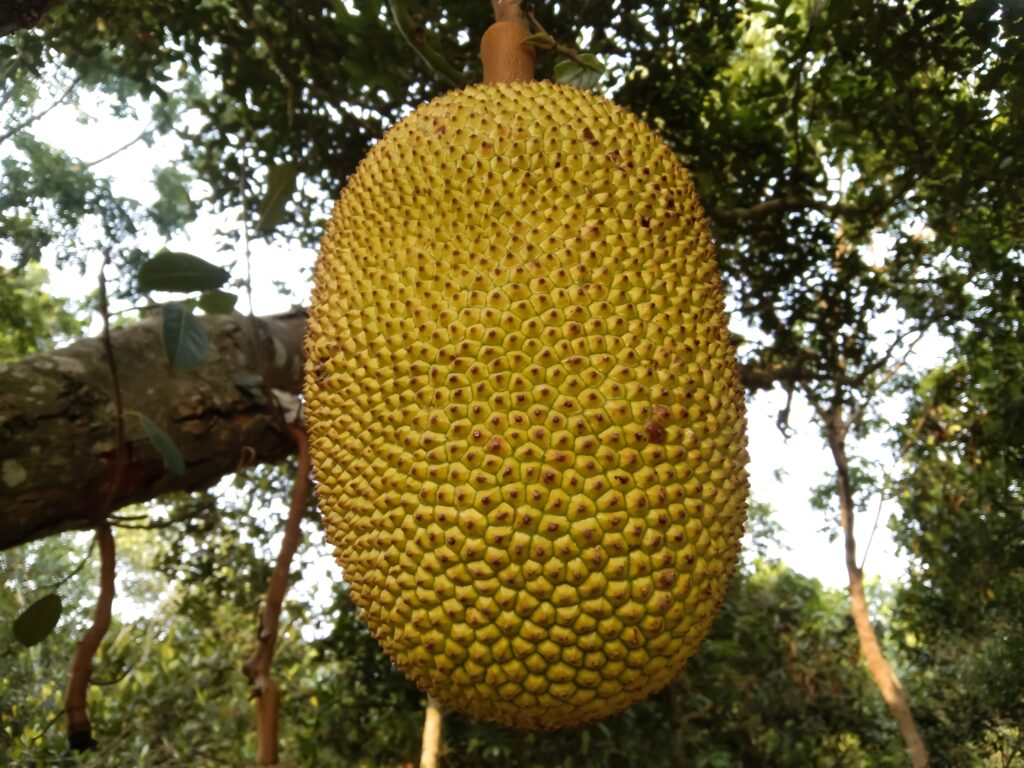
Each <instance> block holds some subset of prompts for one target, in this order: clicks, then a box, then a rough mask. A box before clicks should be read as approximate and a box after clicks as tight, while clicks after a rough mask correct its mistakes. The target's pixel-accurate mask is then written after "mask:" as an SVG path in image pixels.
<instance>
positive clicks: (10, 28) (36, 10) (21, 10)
mask: <svg viewBox="0 0 1024 768" xmlns="http://www.w3.org/2000/svg"><path fill="white" fill-rule="evenodd" d="M65 2H67V0H3V2H2V3H0V37H3V36H4V35H9V34H10V33H11V32H16V31H17V30H19V29H31V28H32V27H34V26H35V25H36V24H38V23H39V21H40V19H42V18H43V16H45V15H46V14H47V13H49V12H50V11H52V10H53V9H54V8H56V7H58V6H60V5H64V4H65Z"/></svg>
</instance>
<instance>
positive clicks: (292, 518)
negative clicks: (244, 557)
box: [242, 424, 309, 765]
mask: <svg viewBox="0 0 1024 768" xmlns="http://www.w3.org/2000/svg"><path fill="white" fill-rule="evenodd" d="M287 429H288V433H289V434H290V435H291V437H292V439H293V440H295V444H296V446H297V447H298V451H299V463H298V467H297V468H296V470H295V485H294V486H293V488H292V500H291V506H290V508H289V510H288V519H287V520H286V521H285V527H284V538H283V539H282V541H281V549H280V551H279V552H278V554H277V562H276V563H275V564H274V570H273V572H272V573H271V576H270V583H269V584H268V585H267V599H266V604H265V605H264V608H263V613H262V615H261V616H260V627H259V631H258V632H257V635H256V638H257V643H256V650H255V651H253V654H252V656H250V657H249V659H248V661H246V662H245V664H243V665H242V671H243V672H245V674H246V676H247V677H248V678H249V683H250V684H251V685H252V689H253V694H254V695H255V696H256V698H257V702H256V734H257V747H256V764H257V765H274V764H275V763H276V762H277V715H278V709H279V707H280V702H281V692H280V688H279V687H278V685H277V683H276V682H274V681H273V680H272V679H271V677H270V664H271V662H272V661H273V659H274V646H275V644H276V642H277V630H278V624H279V622H280V618H281V605H282V603H283V602H284V597H285V594H286V593H287V592H288V570H289V568H290V567H291V562H292V557H293V556H294V555H295V550H296V549H298V546H299V540H300V538H301V535H302V534H301V529H300V524H301V522H302V515H303V513H304V512H305V510H306V502H307V499H308V494H309V480H308V478H309V444H308V442H307V440H306V435H305V433H304V432H303V431H302V429H301V428H300V427H298V426H296V425H294V424H289V425H288V427H287Z"/></svg>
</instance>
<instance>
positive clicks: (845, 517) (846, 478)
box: [825, 408, 931, 768]
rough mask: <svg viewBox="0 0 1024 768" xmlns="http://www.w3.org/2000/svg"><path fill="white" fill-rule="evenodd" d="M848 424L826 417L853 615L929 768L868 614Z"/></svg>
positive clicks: (878, 675) (922, 765)
mask: <svg viewBox="0 0 1024 768" xmlns="http://www.w3.org/2000/svg"><path fill="white" fill-rule="evenodd" d="M846 433H847V425H846V422H845V421H844V419H843V414H842V412H841V411H840V409H838V408H833V409H831V410H830V411H829V412H828V413H827V414H826V418H825V434H826V437H827V439H828V445H829V449H830V450H831V452H832V457H833V459H834V460H835V464H836V471H837V474H838V483H837V489H836V490H837V492H838V495H839V516H840V526H841V527H842V529H843V541H844V544H845V548H846V571H847V574H848V576H849V581H850V613H851V614H852V615H853V623H854V625H855V626H856V628H857V639H858V642H859V644H860V653H861V656H862V657H863V659H864V663H865V664H867V667H868V671H869V672H870V673H871V677H872V678H873V679H874V681H875V685H877V686H878V689H879V690H880V691H881V692H882V697H883V698H884V699H885V703H886V704H887V705H888V706H889V711H890V712H891V713H892V716H893V719H894V720H895V721H896V725H897V727H898V728H899V730H900V735H901V736H902V737H903V743H904V746H905V747H906V750H907V755H908V756H909V758H910V763H911V765H912V766H914V768H928V766H930V765H931V762H930V761H929V758H928V750H927V749H926V747H925V744H924V740H923V739H922V738H921V734H920V732H919V731H918V729H917V722H916V720H915V719H914V713H913V711H912V710H911V708H910V699H909V698H908V697H907V694H906V691H905V690H904V689H903V685H902V684H901V683H900V680H899V678H898V677H897V676H896V673H895V672H894V671H893V669H892V667H891V666H889V662H888V661H887V660H886V658H885V656H884V654H883V653H882V648H881V646H880V645H879V643H878V636H877V635H876V634H875V628H874V626H872V624H871V617H870V616H869V614H868V601H867V596H866V595H865V593H864V572H863V571H861V569H860V567H859V566H858V565H857V542H856V539H855V538H854V536H853V515H854V506H853V484H852V481H851V479H850V465H849V461H848V459H847V456H846Z"/></svg>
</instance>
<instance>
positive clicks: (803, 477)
mask: <svg viewBox="0 0 1024 768" xmlns="http://www.w3.org/2000/svg"><path fill="white" fill-rule="evenodd" d="M139 113H140V119H137V120H133V119H115V118H112V117H109V112H108V111H107V108H106V107H105V106H104V104H103V102H102V100H101V97H93V96H90V95H86V96H85V97H84V99H83V104H82V106H66V107H60V108H57V109H54V110H53V111H51V112H50V113H49V114H47V115H46V116H45V117H44V118H43V119H42V120H40V121H39V122H38V123H37V124H36V125H35V126H33V131H34V133H35V134H36V135H37V137H38V138H40V139H41V140H43V141H46V142H49V143H52V144H54V145H56V146H60V147H62V148H63V149H64V150H65V151H67V152H68V153H69V154H70V155H72V156H73V157H78V158H80V159H81V160H83V161H85V162H91V161H94V160H96V159H99V158H104V157H106V156H107V155H108V154H110V153H112V152H114V150H117V149H118V148H120V147H122V146H124V145H126V144H128V143H129V142H131V141H132V139H134V138H135V137H137V136H138V135H139V133H140V132H141V131H142V129H143V128H144V127H145V125H146V122H147V120H146V110H145V108H144V107H142V108H140V110H139ZM4 151H5V150H4V148H2V147H0V154H2V153H3V152H4ZM179 152H180V144H179V143H178V141H177V139H175V138H172V137H163V138H159V139H158V140H157V142H156V143H155V144H154V146H152V147H149V146H147V145H146V144H145V143H144V142H141V141H140V142H136V143H134V144H132V145H131V146H130V147H128V148H127V149H125V150H124V151H122V152H119V153H117V154H114V155H113V156H111V157H110V158H109V159H106V160H104V161H103V162H102V163H100V164H97V165H95V166H94V167H92V169H91V170H92V171H93V172H94V173H96V174H98V175H105V176H109V177H111V178H112V179H113V181H114V191H115V193H116V194H120V195H124V196H126V197H131V198H134V199H136V200H139V201H140V202H141V203H143V204H149V203H152V202H154V201H155V200H156V196H157V195H156V191H155V189H154V188H153V185H152V183H151V179H152V171H151V169H155V168H157V167H160V166H162V165H168V164H171V163H173V162H174V161H175V159H176V158H177V157H178V156H179ZM197 190H199V191H200V192H201V185H197ZM323 213H324V216H325V217H326V216H327V215H328V213H329V211H327V210H325V211H324V212H323ZM238 226H241V225H240V224H239V223H238V222H237V221H234V220H233V219H232V216H230V215H219V216H212V215H202V216H200V218H199V220H197V222H195V223H194V224H193V225H191V226H189V228H188V229H187V231H186V233H185V234H183V235H181V236H177V237H175V238H173V239H172V240H171V241H169V242H168V241H164V240H162V239H159V238H156V237H154V238H153V239H152V249H153V252H154V253H155V252H156V251H157V250H159V249H161V248H164V247H167V248H170V249H171V250H180V251H185V252H188V253H192V254H195V255H197V256H200V257H202V258H204V259H207V260H209V261H211V262H214V263H218V264H222V265H224V266H229V267H231V268H232V270H233V276H234V277H244V271H245V266H244V262H245V260H244V258H242V257H241V256H240V254H238V253H237V252H232V251H228V252H221V251H219V250H218V249H217V245H218V243H217V238H216V236H215V234H214V233H215V231H216V230H217V229H218V227H219V228H222V229H223V228H227V227H238ZM879 247H880V248H883V249H884V243H882V244H880V245H879ZM250 256H251V258H250V262H251V269H252V277H253V280H252V282H253V309H254V312H255V313H256V314H270V313H274V312H281V311H285V310H287V309H289V308H290V307H291V306H292V305H293V304H294V303H305V302H306V301H307V299H308V291H309V287H310V286H309V282H308V275H309V271H308V270H309V268H310V267H311V266H312V264H313V263H314V261H315V257H316V254H315V252H314V251H313V250H306V249H300V248H297V247H296V246H294V245H293V244H278V245H276V246H270V245H267V244H266V243H265V242H263V241H253V243H252V246H251V254H250ZM881 257H883V258H884V253H883V254H881ZM3 262H4V257H3V255H2V254H0V264H3ZM7 266H10V265H9V264H8V265H7ZM98 270H99V261H98V257H97V258H96V259H94V261H93V262H92V263H91V264H90V265H89V268H88V270H87V273H86V274H85V275H84V276H82V275H80V274H79V273H78V271H77V270H66V271H65V272H63V273H59V272H57V271H55V270H52V269H51V273H50V277H51V281H50V291H51V292H52V293H54V294H55V295H58V296H65V297H76V296H82V295H84V294H85V293H86V292H87V291H90V290H92V289H93V287H94V286H95V284H96V279H97V275H98ZM275 281H279V282H282V283H284V284H286V285H288V286H290V287H291V288H292V290H293V291H294V294H295V295H294V296H287V295H281V293H280V292H279V291H278V289H277V288H276V287H275V285H274V283H275ZM237 308H238V309H239V310H241V311H243V312H244V311H247V310H248V307H247V306H246V305H245V297H244V296H243V297H242V298H241V299H240V301H239V304H238V305H237ZM117 309H119V308H118V307H112V310H115V311H116V310H117ZM98 329H99V320H98V318H96V319H95V320H94V322H93V325H92V327H91V329H90V330H91V331H92V332H95V331H97V330H98ZM922 346H923V347H925V348H926V351H925V352H924V353H923V356H919V361H922V360H923V361H924V362H927V361H928V360H933V359H937V357H938V355H940V354H941V345H938V344H926V345H922ZM784 405H785V394H784V393H783V392H781V391H778V390H775V391H771V392H759V393H757V394H756V395H755V396H754V397H753V399H752V400H751V401H750V403H749V410H748V424H749V441H750V442H749V452H750V459H751V461H750V465H749V470H750V476H751V490H752V497H753V498H754V499H756V500H758V501H760V502H764V503H767V504H769V505H770V506H771V507H772V508H773V509H774V511H775V516H774V519H775V522H776V523H777V524H778V525H779V526H781V529H782V530H781V535H780V540H781V543H782V548H781V549H778V550H775V551H773V552H772V554H774V555H777V556H778V557H779V558H780V559H782V560H783V561H784V562H786V563H787V564H788V565H789V566H790V567H791V568H793V569H794V570H796V571H799V572H801V573H803V574H805V575H807V576H811V577H814V578H817V579H819V580H820V581H821V582H822V583H823V584H824V585H826V586H829V587H833V588H843V587H845V585H846V583H847V574H846V566H845V561H844V550H843V542H842V537H841V536H839V535H837V534H838V533H839V532H838V525H837V517H838V515H837V513H836V512H834V511H829V512H822V511H820V510H817V509H814V508H812V506H811V504H810V501H809V498H810V495H811V490H812V489H813V488H814V487H816V486H818V485H820V484H822V483H823V482H826V481H827V480H829V478H831V476H832V473H833V472H834V465H833V464H832V461H831V456H830V454H829V452H828V449H827V447H826V445H825V443H824V441H823V439H822V438H821V436H820V434H819V431H818V429H817V428H816V427H815V426H814V425H813V423H812V421H811V415H812V414H811V413H810V410H809V408H808V407H807V405H806V404H805V403H804V402H803V401H802V400H801V399H800V398H794V402H793V408H792V414H791V418H790V424H791V426H792V427H793V433H792V434H791V435H790V436H789V437H788V438H786V437H784V436H783V434H782V433H781V432H780V431H779V429H778V428H777V427H776V417H777V414H778V413H779V411H780V410H781V409H782V408H783V407H784ZM887 407H888V410H889V413H890V414H891V415H892V416H893V417H894V418H899V416H900V410H899V409H900V407H901V404H900V403H898V402H892V403H889V404H888V406H887ZM853 451H854V452H858V453H860V454H861V455H864V456H867V457H868V458H870V459H872V460H874V461H877V462H879V464H880V465H882V466H891V464H892V459H891V457H890V454H889V452H888V450H887V449H886V448H885V446H884V444H882V443H881V442H879V441H876V442H875V443H868V444H861V445H856V446H854V449H853ZM866 509H867V512H866V513H863V514H861V515H859V516H858V517H857V519H856V527H855V535H856V538H857V541H858V549H859V553H860V557H861V558H864V552H865V544H866V543H867V542H868V540H869V538H870V539H871V545H870V549H869V550H868V551H867V556H866V558H865V560H864V567H865V572H866V575H867V577H868V578H869V579H871V578H873V577H876V576H877V577H879V578H881V579H882V580H883V581H887V582H891V581H895V580H898V579H900V577H901V575H902V574H903V573H905V570H906V561H905V560H904V559H903V558H901V557H900V555H899V554H898V553H897V551H896V547H895V545H894V544H893V541H892V537H891V535H890V533H889V530H888V527H887V525H886V522H887V520H888V519H889V516H890V514H892V513H893V511H894V510H895V504H894V502H892V501H886V502H884V503H881V504H879V500H878V499H877V498H876V499H871V500H869V502H868V504H867V505H866ZM876 517H877V527H876ZM872 531H873V535H872ZM329 555H330V553H329V552H327V551H325V552H324V556H325V558H326V560H325V562H327V561H329V559H330V558H329Z"/></svg>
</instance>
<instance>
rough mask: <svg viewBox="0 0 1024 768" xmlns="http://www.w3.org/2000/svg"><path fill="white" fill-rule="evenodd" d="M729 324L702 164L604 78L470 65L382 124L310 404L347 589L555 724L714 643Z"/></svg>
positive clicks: (343, 214)
mask: <svg viewBox="0 0 1024 768" xmlns="http://www.w3.org/2000/svg"><path fill="white" fill-rule="evenodd" d="M726 324H727V318H726V315H725V312H724V309H723V295H722V291H721V288H720V284H719V278H718V275H717V267H716V262H715V256H714V251H713V246H712V242H711V236H710V233H709V231H708V226H707V223H706V221H705V218H704V214H703V212H702V209H701V207H700V204H699V202H698V200H697V196H696V194H695V192H694V187H693V183H692V181H691V179H690V176H689V174H688V173H687V171H686V170H685V169H684V168H683V167H682V166H681V165H680V164H679V162H678V161H677V159H676V157H675V156H674V155H673V153H672V151H671V150H670V149H669V148H668V147H667V146H666V145H665V144H664V143H663V142H662V141H661V139H660V138H659V137H658V136H657V135H656V134H655V133H654V132H653V131H651V130H650V129H648V128H647V127H646V126H645V125H644V124H643V123H641V121H640V120H638V119H637V118H636V117H634V116H633V115H631V114H629V113H628V112H626V111H624V110H623V109H621V108H619V107H617V106H615V105H614V104H612V103H611V102H609V101H607V100H605V99H603V98H600V97H598V96H595V95H593V94H590V93H587V92H584V91H580V90H578V89H575V88H571V87H567V86H559V85H553V84H551V83H519V84H501V85H488V86H476V87H471V88H467V89H465V90H462V91H457V92H453V93H450V94H447V95H445V96H442V97H440V98H437V99H435V100H434V101H432V102H430V103H429V104H426V105H424V106H422V107H420V108H419V109H417V110H416V111H415V112H414V113H412V114H411V115H410V116H408V117H407V118H405V119H404V120H403V121H402V122H401V123H399V124H398V125H396V126H395V127H394V128H392V129H391V130H390V132H389V133H388V134H387V135H386V136H385V137H384V138H383V139H382V140H381V141H380V142H379V143H378V144H377V145H376V146H374V147H373V149H371V151H370V152H369V153H368V155H367V156H366V158H365V159H364V160H363V162H362V163H361V164H360V166H359V168H358V169H357V171H356V173H355V174H354V175H353V176H352V178H351V179H350V180H349V182H348V185H347V187H346V188H345V190H344V192H343V193H342V196H341V199H340V201H339V202H338V204H337V206H336V208H335V209H334V214H333V217H332V218H331V221H330V224H329V225H328V227H327V232H326V235H325V236H324V239H323V244H322V247H321V253H320V258H319V261H318V262H317V267H316V275H315V288H314V291H313V298H312V303H311V307H310V311H309V326H308V331H307V339H306V353H307V367H306V374H305V389H304V392H305V401H306V418H307V422H308V429H309V436H310V446H311V452H312V456H313V463H314V467H315V474H316V480H317V487H318V495H319V504H320V508H321V510H322V512H323V519H324V524H325V526H326V531H327V537H328V539H329V540H330V542H331V543H332V544H333V545H334V547H335V553H336V557H337V560H338V562H339V563H340V564H341V566H342V568H343V574H344V577H345V579H346V580H347V582H348V584H349V585H350V587H351V594H352V598H353V599H354V601H355V603H356V605H357V606H358V607H359V609H360V612H361V615H362V616H363V618H364V619H365V620H366V622H367V624H368V625H369V627H370V629H371V631H372V633H373V635H374V636H375V637H376V638H377V640H378V641H379V642H380V644H381V645H382V646H383V648H384V650H385V651H386V653H387V654H388V656H390V657H391V659H392V660H393V661H394V663H395V664H396V665H397V666H398V667H399V668H400V669H401V670H402V671H403V672H404V673H405V674H406V675H407V676H408V677H410V678H411V679H412V680H414V681H415V682H416V684H417V685H418V686H419V687H420V688H421V689H422V690H424V691H427V692H429V693H430V694H432V695H433V696H435V697H436V698H438V699H439V700H441V701H442V702H443V703H444V704H445V705H447V706H449V707H451V708H454V709H456V710H460V711H462V712H466V713H469V714H470V715H473V716H475V717H477V718H479V719H482V720H490V721H497V722H500V723H504V724H507V725H511V726H516V727H521V728H531V729H532V728H545V729H550V728H561V727H565V726H571V725H576V724H579V723H583V722H586V721H589V720H593V719H596V718H601V717H605V716H608V715H612V714H615V713H617V712H619V711H621V710H622V709H624V708H625V707H627V706H628V705H629V704H631V703H633V702H635V701H637V700H639V699H641V698H643V697H645V696H646V695H648V694H650V693H652V692H654V691H656V690H658V689H659V688H661V687H663V686H664V685H666V684H667V683H668V682H670V681H671V680H672V678H673V677H674V676H675V675H676V674H677V673H678V672H679V671H680V670H681V669H682V667H683V666H684V664H685V663H686V660H687V658H688V657H690V656H691V655H693V654H694V653H695V652H696V651H697V648H698V645H699V644H700V642H701V640H702V638H703V637H704V636H705V634H707V632H708V630H709V628H710V626H711V623H712V621H713V620H714V617H715V616H716V614H717V613H718V611H719V608H720V605H721V602H722V600H723V598H724V596H725V592H726V588H727V585H728V582H729V578H730V576H731V574H732V572H733V569H734V565H735V562H736V559H737V555H738V547H739V539H740V536H741V535H742V530H743V521H744V516H745V515H744V510H745V500H746V495H747V473H746V469H745V467H746V462H747V454H746V439H745V431H744V423H745V416H744V399H743V390H742V388H741V384H740V380H739V377H738V375H737V371H736V366H735V362H734V355H733V350H732V347H731V344H730V335H729V332H728V330H727V327H726Z"/></svg>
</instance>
